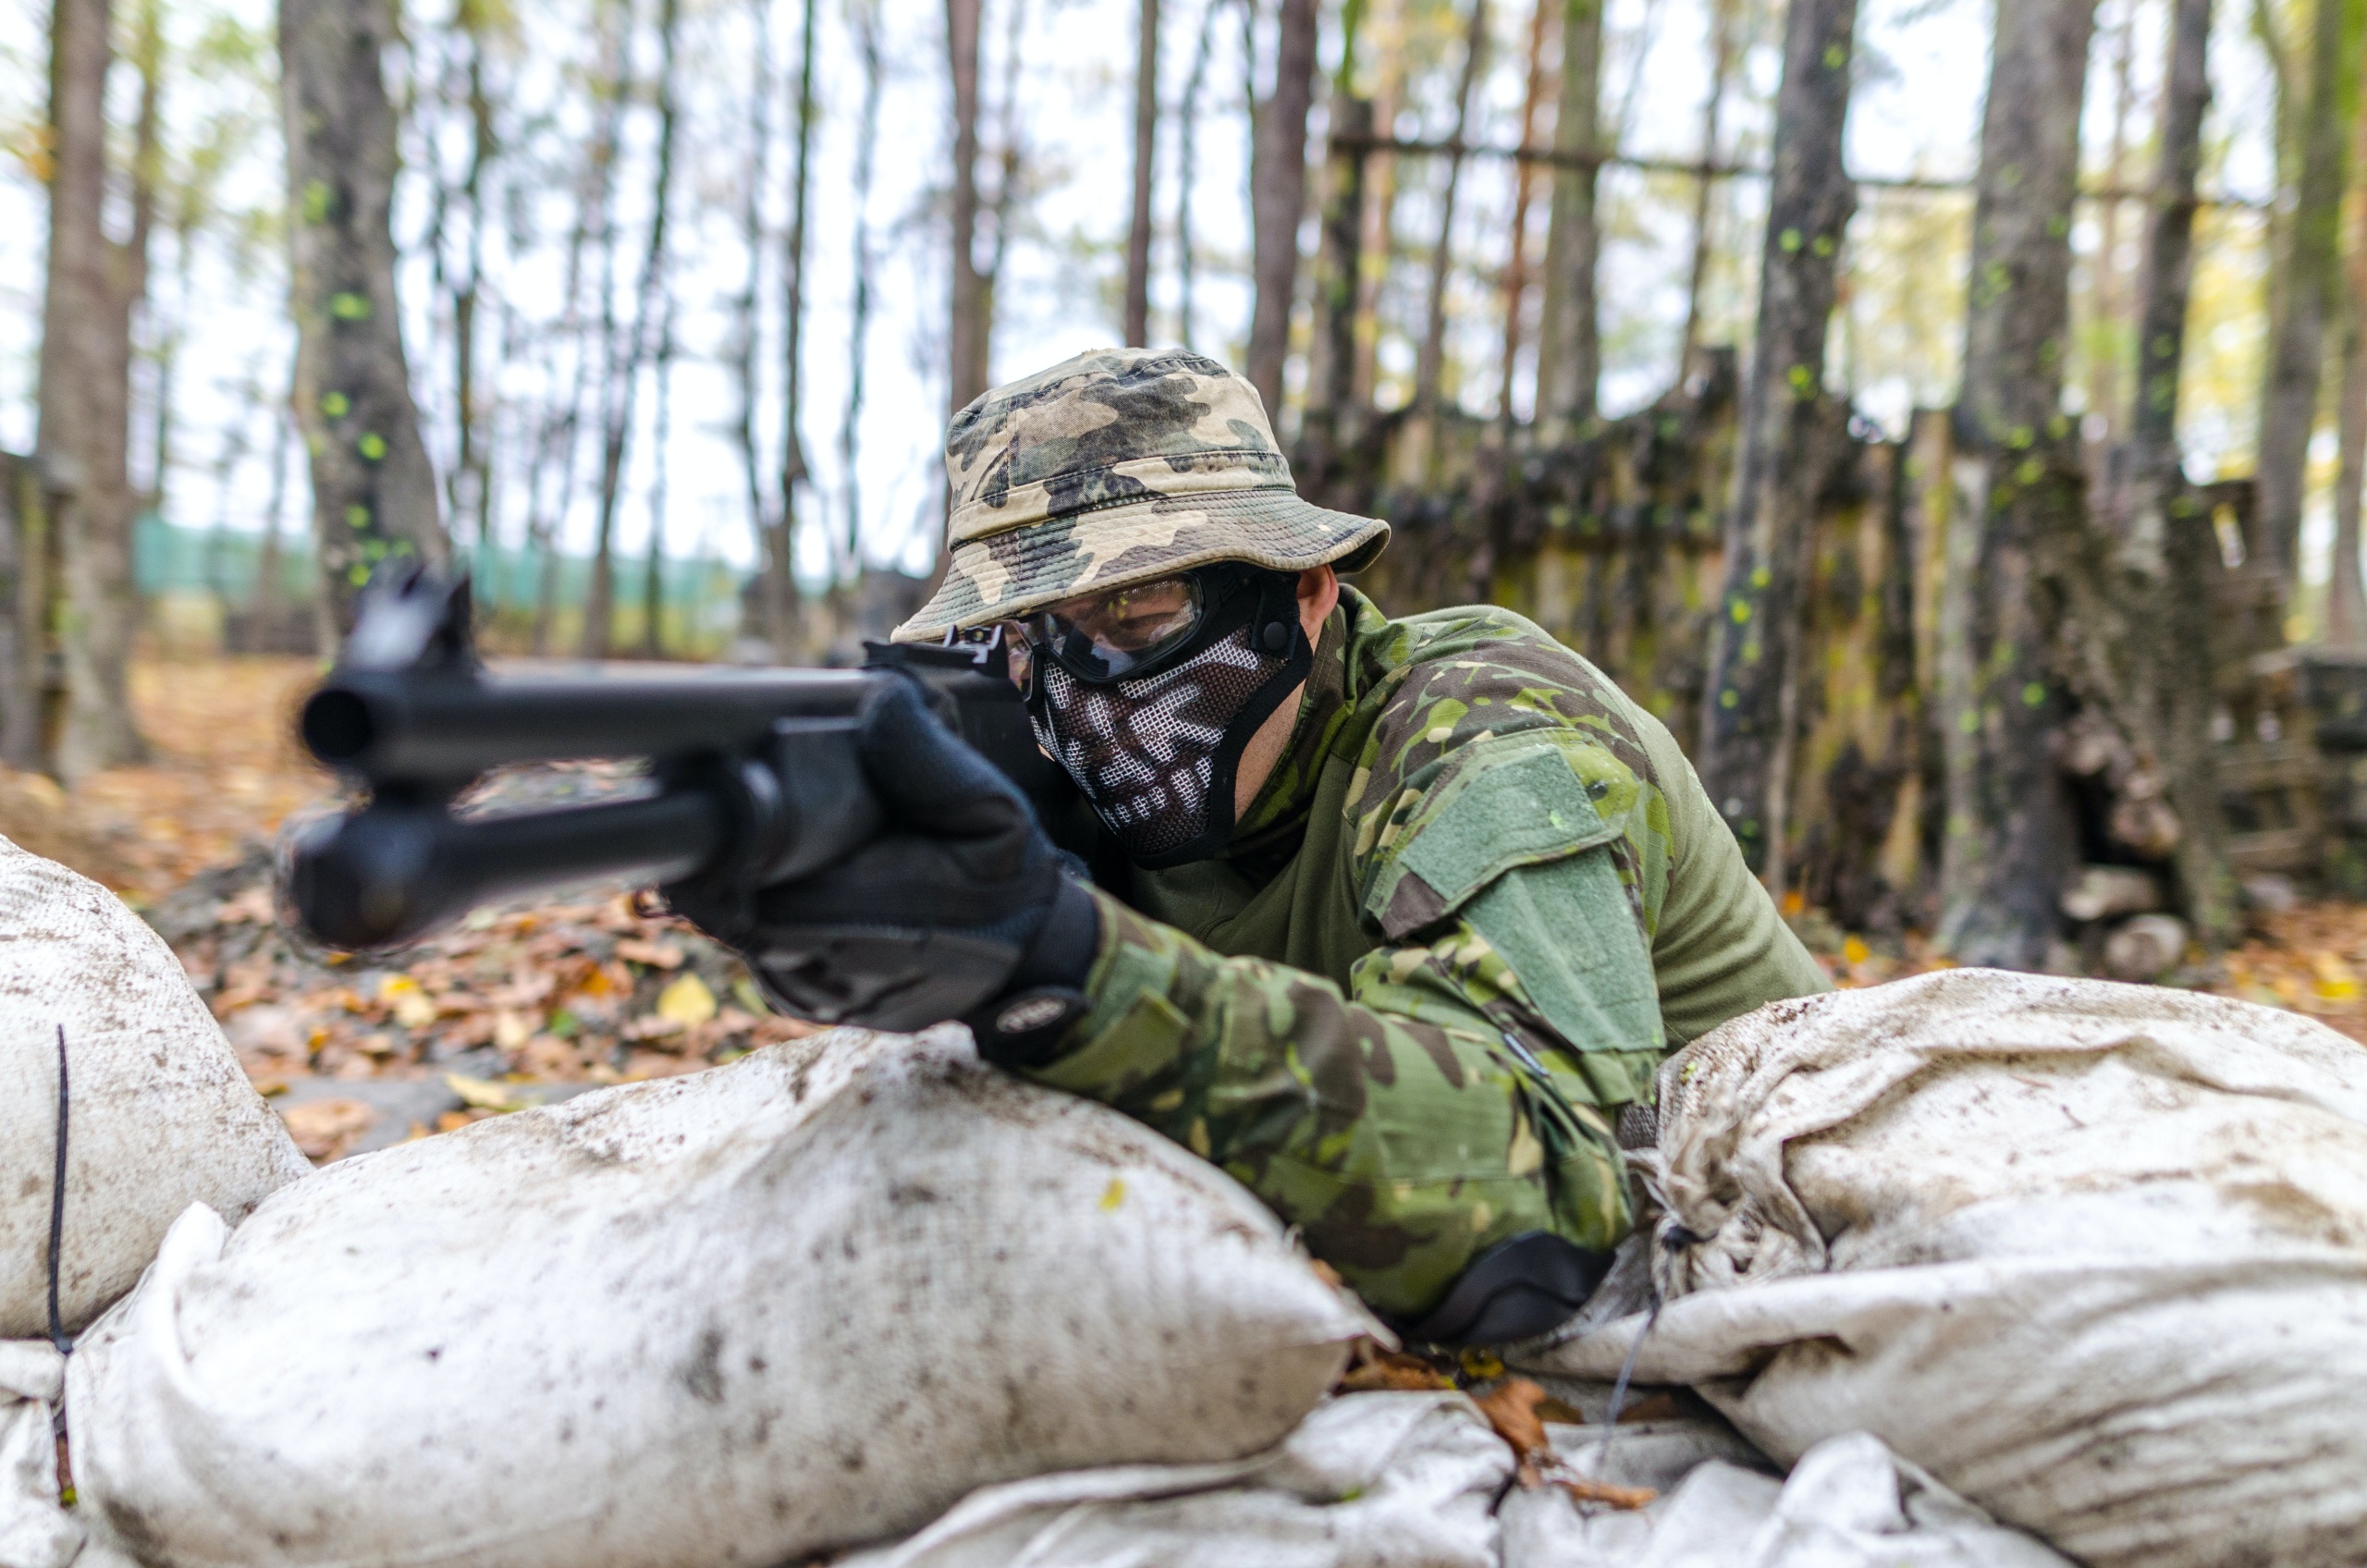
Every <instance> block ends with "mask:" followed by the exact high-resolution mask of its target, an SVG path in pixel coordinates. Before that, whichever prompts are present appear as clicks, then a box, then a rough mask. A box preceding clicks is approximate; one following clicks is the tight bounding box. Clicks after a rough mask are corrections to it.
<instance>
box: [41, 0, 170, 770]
mask: <svg viewBox="0 0 2367 1568" xmlns="http://www.w3.org/2000/svg"><path fill="white" fill-rule="evenodd" d="M52 17H53V20H52V26H51V33H50V123H49V136H50V141H49V153H50V155H51V159H52V165H51V174H50V180H49V202H50V207H49V211H50V224H49V263H48V276H47V280H46V291H45V294H44V298H43V315H42V351H41V415H40V418H41V425H40V435H39V438H38V444H37V446H36V448H35V461H36V464H37V466H38V467H39V469H40V472H41V475H42V478H43V484H44V486H45V487H46V488H47V490H48V491H49V492H50V496H49V499H48V502H47V507H46V510H47V514H48V517H47V521H48V529H47V536H48V538H49V539H51V540H53V541H55V547H56V548H57V549H58V551H59V552H60V553H61V555H62V557H63V569H64V570H63V577H64V587H65V598H66V614H65V615H64V616H63V617H62V618H61V621H60V627H59V631H60V637H59V645H60V652H61V654H62V655H63V656H64V661H63V662H64V666H65V680H66V711H65V715H64V720H63V725H62V728H61V730H60V733H59V735H58V738H57V753H56V757H55V766H56V767H57V770H58V772H59V773H61V774H62V775H63V776H65V777H66V778H69V779H71V778H80V777H81V776H82V775H84V774H87V773H90V772H92V771H93V770H95V769H98V768H102V767H107V766H113V765H115V764H117V763H123V762H130V761H134V760H136V759H138V758H139V757H140V756H141V754H142V753H143V751H144V747H143V746H142V744H141V739H140V734H139V731H138V729H136V728H134V726H133V723H132V717H131V704H130V693H129V666H130V654H131V633H132V628H133V624H134V622H135V620H136V619H137V606H136V604H135V601H134V597H133V593H132V582H131V521H132V513H133V508H134V505H135V497H134V496H133V495H132V491H131V484H130V479H129V473H128V472H127V461H126V457H127V447H128V445H129V437H130V411H131V312H132V307H133V305H134V304H135V302H136V301H137V300H139V298H140V296H141V293H142V292H143V291H144V288H145V284H146V276H145V275H146V272H147V251H148V230H149V227H150V225H151V223H152V221H153V199H152V197H151V195H150V192H151V190H152V189H153V187H152V185H151V182H150V181H149V179H148V178H147V169H146V166H145V165H146V164H147V162H148V161H149V160H150V158H151V157H152V156H153V152H152V150H153V145H154V142H153V128H154V113H155V109H154V102H155V91H154V89H155V83H154V78H153V74H151V75H150V76H149V78H148V80H147V81H146V82H145V83H144V84H143V90H142V92H141V100H142V101H141V132H140V137H139V140H140V142H141V149H140V152H139V153H138V154H137V157H138V158H139V159H140V165H139V166H136V167H135V169H134V171H133V173H134V181H133V184H134V190H135V200H134V212H133V233H132V239H131V241H130V243H129V245H121V246H119V245H117V244H115V243H114V242H112V241H111V240H109V239H107V238H106V234H105V231H104V227H102V225H103V217H102V214H103V211H104V206H105V203H106V197H107V154H106V137H107V124H106V76H107V66H108V62H109V58H110V49H109V32H110V29H111V26H112V21H113V18H112V16H111V8H110V6H109V5H108V3H107V0H56V4H55V6H54V8H53V12H52Z"/></svg>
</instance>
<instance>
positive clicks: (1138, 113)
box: [1126, 0, 1159, 348]
mask: <svg viewBox="0 0 2367 1568" xmlns="http://www.w3.org/2000/svg"><path fill="white" fill-rule="evenodd" d="M1134 26H1135V36H1134V43H1135V52H1134V220H1133V223H1132V225H1131V227H1128V228H1127V230H1126V341H1127V342H1128V343H1129V344H1131V345H1133V346H1134V347H1135V348H1143V347H1146V346H1147V345H1148V344H1149V342H1150V196H1151V176H1152V174H1153V173H1154V172H1155V170H1154V167H1153V159H1154V156H1155V154H1156V153H1157V152H1158V150H1159V0H1142V4H1141V7H1140V11H1139V15H1138V19H1137V20H1136V22H1135V24H1134Z"/></svg>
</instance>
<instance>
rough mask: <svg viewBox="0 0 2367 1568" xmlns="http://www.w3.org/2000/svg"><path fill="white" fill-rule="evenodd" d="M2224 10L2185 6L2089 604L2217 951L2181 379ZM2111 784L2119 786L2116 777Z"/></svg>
mask: <svg viewBox="0 0 2367 1568" xmlns="http://www.w3.org/2000/svg"><path fill="white" fill-rule="evenodd" d="M2211 6H2212V0H2175V4H2174V5H2173V6H2172V12H2171V17H2170V39H2169V59H2168V62H2167V65H2166V67H2165V71H2164V79H2163V86H2162V92H2161V104H2160V109H2159V111H2158V113H2157V115H2156V116H2155V117H2156V121H2157V123H2158V125H2159V127H2160V134H2161V143H2162V145H2161V155H2160V162H2159V164H2158V165H2157V166H2156V169H2155V172H2154V176H2153V191H2152V214H2151V221H2150V223H2149V225H2148V227H2147V230H2146V236H2145V249H2144V253H2143V255H2142V257H2141V259H2140V263H2139V276H2138V279H2137V288H2138V320H2137V343H2138V350H2137V374H2136V381H2135V391H2134V395H2133V396H2132V397H2131V398H2130V399H2129V409H2128V442H2127V443H2126V445H2125V446H2124V447H2123V448H2122V450H2121V452H2120V455H2119V461H2118V467H2119V471H2120V493H2119V495H2117V496H2115V497H2114V500H2113V505H2112V508H2111V515H2112V518H2113V521H2114V527H2115V530H2116V533H2117V536H2118V540H2119V548H2118V550H2117V552H2116V559H2115V560H2114V561H2113V562H2112V564H2111V565H2110V566H2109V567H2108V568H2107V569H2106V570H2105V571H2104V572H2103V574H2101V581H2102V582H2103V583H2104V584H2106V585H2107V587H2108V590H2109V592H2110V594H2111V596H2112V598H2113V600H2114V601H2115V603H2114V605H2113V606H2103V605H2096V606H2091V619H2094V621H2095V622H2096V625H2095V628H2094V630H2095V631H2096V632H2099V633H2104V634H2108V635H2112V636H2114V637H2116V640H2117V642H2118V643H2119V644H2120V645H2119V647H2118V649H2117V650H2116V652H2117V662H2118V665H2119V668H2120V671H2121V672H2122V673H2121V675H2120V680H2119V682H2118V683H2119V686H2120V692H2119V701H2118V703H2117V704H2116V705H2117V707H2118V709H2119V713H2120V717H2121V718H2122V720H2123V727H2124V728H2125V729H2127V731H2128V735H2129V738H2130V741H2132V746H2131V751H2132V753H2133V758H2132V760H2134V761H2136V762H2137V763H2138V764H2139V765H2140V769H2141V770H2142V771H2144V772H2145V773H2146V774H2148V775H2149V778H2148V784H2147V787H2148V788H2149V789H2151V788H2152V787H2154V785H2155V784H2158V785H2159V787H2160V789H2161V791H2162V793H2163V794H2164V796H2165V798H2166V800H2167V802H2168V806H2169V809H2170V811H2171V813H2172V814H2173V815H2174V818H2175V820H2176V823H2177V841H2176V842H2175V844H2174V845H2172V846H2171V847H2170V850H2169V857H2168V858H2169V860H2170V862H2171V865H2172V868H2173V869H2174V871H2175V873H2176V884H2177V903H2178V906H2179V908H2180V909H2181V910H2182V911H2183V912H2184V913H2185V914H2186V917H2187V919H2188V921H2189V923H2190V925H2192V926H2193V928H2194V932H2195V934H2196V936H2197V937H2199V938H2200V939H2201V941H2202V942H2204V943H2205V944H2206V945H2208V946H2210V947H2213V948H2217V947H2221V946H2224V945H2225V944H2226V943H2227V942H2228V941H2230V940H2232V939H2233V938H2234V937H2235V936H2236V934H2237V932H2236V925H2237V922H2236V900H2235V888H2234V879H2233V877H2232V876H2230V874H2229V872H2228V869H2227V862H2226V821H2225V816H2224V814H2223V811H2222V808H2221V804H2220V797H2219V780H2218V769H2217V748H2216V747H2215V746H2214V744H2213V742H2212V740H2211V717H2212V708H2213V705H2214V689H2213V680H2214V669H2215V667H2214V659H2213V654H2212V632H2213V627H2212V614H2211V583H2212V580H2213V578H2214V576H2215V575H2216V573H2217V570H2218V561H2217V557H2218V553H2219V543H2218V539H2217V536H2216V535H2215V534H2214V532H2213V528H2212V522H2211V519H2210V518H2209V517H2208V516H2207V515H2205V513H2204V511H2203V508H2201V506H2200V505H2199V504H2197V502H2196V500H2195V498H2194V497H2193V496H2191V495H2189V493H2188V491H2187V485H2186V480H2185V476H2184V474H2183V473H2182V472H2180V469H2179V454H2178V444H2177V398H2178V376H2179V372H2180V368H2181V365H2182V361H2183V360H2184V357H2185V345H2186V318H2187V306H2188V299H2189V284H2190V280H2191V275H2192V271H2193V257H2194V214H2195V207H2196V202H2195V177H2196V172H2197V170H2198V168H2199V167H2200V165H2201V155H2202V116H2203V111H2204V110H2205V108H2206V107H2207V106H2208V105H2209V104H2210V101H2211V79H2210V73H2209V69H2208V65H2209V60H2208V50H2209V44H2210V36H2211ZM2108 782H2109V781H2108Z"/></svg>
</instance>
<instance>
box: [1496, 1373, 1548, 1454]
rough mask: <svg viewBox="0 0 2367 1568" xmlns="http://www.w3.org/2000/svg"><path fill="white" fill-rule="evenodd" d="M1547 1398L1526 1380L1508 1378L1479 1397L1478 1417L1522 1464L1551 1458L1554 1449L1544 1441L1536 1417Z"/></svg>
mask: <svg viewBox="0 0 2367 1568" xmlns="http://www.w3.org/2000/svg"><path fill="white" fill-rule="evenodd" d="M1547 1397H1548V1396H1547V1394H1546V1392H1545V1390H1543V1389H1541V1388H1539V1387H1538V1386H1537V1385H1536V1384H1535V1383H1532V1382H1530V1381H1529V1380H1528V1379H1527V1378H1505V1379H1504V1380H1503V1381H1502V1382H1501V1383H1499V1384H1497V1385H1496V1386H1495V1387H1494V1388H1492V1389H1490V1390H1488V1391H1487V1392H1486V1393H1484V1394H1482V1395H1480V1396H1479V1399H1478V1404H1479V1413H1480V1414H1481V1415H1485V1416H1486V1417H1487V1418H1488V1425H1489V1426H1490V1427H1494V1428H1495V1429H1496V1436H1498V1437H1500V1438H1502V1439H1504V1441H1506V1442H1507V1443H1510V1444H1511V1445H1512V1450H1513V1452H1515V1453H1516V1454H1518V1455H1519V1456H1520V1457H1521V1460H1522V1462H1523V1463H1524V1464H1528V1463H1533V1462H1534V1461H1536V1460H1539V1459H1550V1458H1551V1457H1552V1453H1553V1445H1552V1444H1551V1443H1550V1442H1548V1441H1547V1440H1546V1438H1545V1419H1544V1417H1542V1416H1540V1415H1538V1413H1537V1407H1538V1405H1539V1404H1540V1403H1543V1402H1544V1400H1545V1399H1546V1398H1547Z"/></svg>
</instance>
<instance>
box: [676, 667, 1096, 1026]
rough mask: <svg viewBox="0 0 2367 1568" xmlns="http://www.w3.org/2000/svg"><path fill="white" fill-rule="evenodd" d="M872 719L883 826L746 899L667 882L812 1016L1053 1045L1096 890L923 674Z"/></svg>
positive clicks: (1081, 1003)
mask: <svg viewBox="0 0 2367 1568" xmlns="http://www.w3.org/2000/svg"><path fill="white" fill-rule="evenodd" d="M863 722H864V729H863V733H862V738H861V742H860V747H859V750H860V753H861V756H862V759H863V766H864V770H865V774H866V776H867V777H868V778H869V780H870V784H871V788H872V789H873V790H874V791H875V792H876V793H877V796H878V798H879V802H880V804H881V806H882V807H883V809H884V812H885V815H886V817H887V824H886V827H884V828H883V829H882V830H881V832H880V833H879V835H878V836H877V837H876V838H874V839H872V840H871V842H869V843H868V844H866V845H865V846H864V847H863V848H862V849H860V850H857V851H854V852H853V853H852V854H851V855H848V856H847V857H845V858H844V859H842V860H840V861H838V862H836V863H835V864H831V865H828V866H827V867H825V868H823V869H822V870H820V871H817V872H815V873H813V874H811V875H809V876H804V877H802V878H800V879H799V880H797V881H793V882H781V883H775V884H773V885H772V886H770V887H767V888H759V889H757V891H756V894H755V897H754V903H753V907H752V908H751V907H746V906H743V908H742V911H740V912H728V911H726V910H725V909H724V908H722V907H720V906H719V905H718V906H715V907H709V905H710V900H708V899H707V898H705V897H704V896H703V894H702V891H701V889H700V888H699V887H698V886H697V885H696V884H685V883H678V884H676V885H674V886H672V887H669V888H667V889H666V893H667V897H668V900H669V901H670V902H671V903H672V904H673V906H674V908H675V909H676V910H677V912H679V913H681V914H683V915H684V916H686V917H687V918H689V919H690V920H691V921H692V922H693V923H694V924H696V925H700V926H701V927H702V928H704V929H705V930H707V931H708V932H709V934H710V935H713V936H715V937H717V938H718V939H720V940H722V941H725V942H727V943H729V944H730V945H731V946H733V947H735V948H737V949H740V951H741V954H742V957H743V958H745V959H746V960H747V962H748V966H749V968H750V969H751V970H752V971H753V972H754V974H755V976H756V979H757V982H758V984H759V985H761V986H763V987H764V989H765V990H766V991H767V993H769V994H770V995H771V996H772V997H773V998H774V999H775V1000H776V1001H777V1002H779V1005H780V1006H781V1007H782V1008H783V1009H785V1010H786V1011H789V1012H791V1013H792V1014H794V1015H795V1016H797V1017H800V1018H806V1019H812V1020H814V1021H815V1022H816V1023H855V1024H862V1025H864V1026H865V1027H869V1028H875V1029H894V1030H907V1029H919V1028H923V1027H926V1025H928V1024H931V1023H941V1022H943V1021H945V1020H947V1019H955V1018H958V1019H961V1020H963V1022H965V1023H969V1024H970V1025H971V1027H972V1028H973V1030H974V1031H975V1033H976V1034H977V1036H978V1045H979V1049H980V1051H981V1052H982V1053H983V1054H985V1055H986V1056H987V1057H988V1058H990V1059H993V1060H1029V1059H1031V1058H1032V1057H1035V1056H1039V1055H1043V1054H1046V1053H1049V1050H1050V1049H1051V1047H1053V1045H1054V1044H1055V1043H1056V1042H1057V1040H1058V1037H1059V1035H1061V1033H1063V1032H1064V1031H1065V1029H1066V1028H1067V1025H1068V1024H1069V1023H1072V1022H1073V1021H1074V1019H1075V1018H1076V1017H1078V1016H1079V1015H1080V1014H1082V1012H1083V1011H1085V998H1084V997H1083V996H1082V995H1081V994H1080V991H1079V987H1081V986H1083V985H1084V983H1085V971H1086V969H1088V968H1089V967H1090V966H1091V964H1092V962H1093V953H1094V945H1095V942H1096V940H1097V938H1098V923H1099V917H1098V914H1097V913H1096V912H1095V910H1094V907H1093V900H1091V898H1090V897H1088V896H1087V895H1086V893H1085V889H1084V888H1082V887H1081V886H1079V885H1078V884H1076V883H1075V882H1073V881H1072V880H1071V878H1070V876H1068V874H1067V872H1066V871H1065V869H1064V862H1063V859H1062V857H1061V854H1060V852H1059V851H1057V850H1055V849H1054V848H1053V847H1052V844H1051V841H1050V840H1049V839H1047V838H1046V837H1045V835H1044V832H1043V829H1042V828H1041V827H1038V826H1037V825H1036V816H1035V814H1034V812H1033V811H1031V810H1030V809H1029V807H1028V804H1027V801H1026V798H1025V797H1024V795H1022V794H1021V793H1020V791H1019V790H1018V789H1017V788H1016V787H1014V786H1013V785H1012V783H1011V781H1010V780H1009V779H1007V778H1004V777H1003V776H1002V774H1001V773H1000V772H999V771H997V770H996V768H995V767H994V766H993V765H992V764H990V763H988V762H987V760H986V758H984V757H983V756H981V755H979V754H978V753H977V752H976V751H975V750H973V749H972V748H971V746H970V745H969V744H968V743H967V742H965V741H963V740H962V739H961V738H960V737H959V736H957V735H955V734H954V733H953V732H952V731H951V730H950V729H947V728H946V727H945V726H944V725H942V724H940V723H939V722H938V720H937V719H936V717H934V716H932V715H931V714H930V713H929V711H928V708H927V706H926V703H925V702H924V701H923V699H922V695H921V692H920V691H919V689H918V688H917V687H916V686H914V685H913V684H911V683H910V682H906V681H897V682H894V683H892V684H890V685H889V686H888V687H887V689H886V690H885V691H883V692H882V693H881V695H880V696H879V697H878V698H877V699H875V700H874V702H873V703H872V704H871V706H870V707H869V709H868V710H867V711H866V712H865V715H864V718H863Z"/></svg>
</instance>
